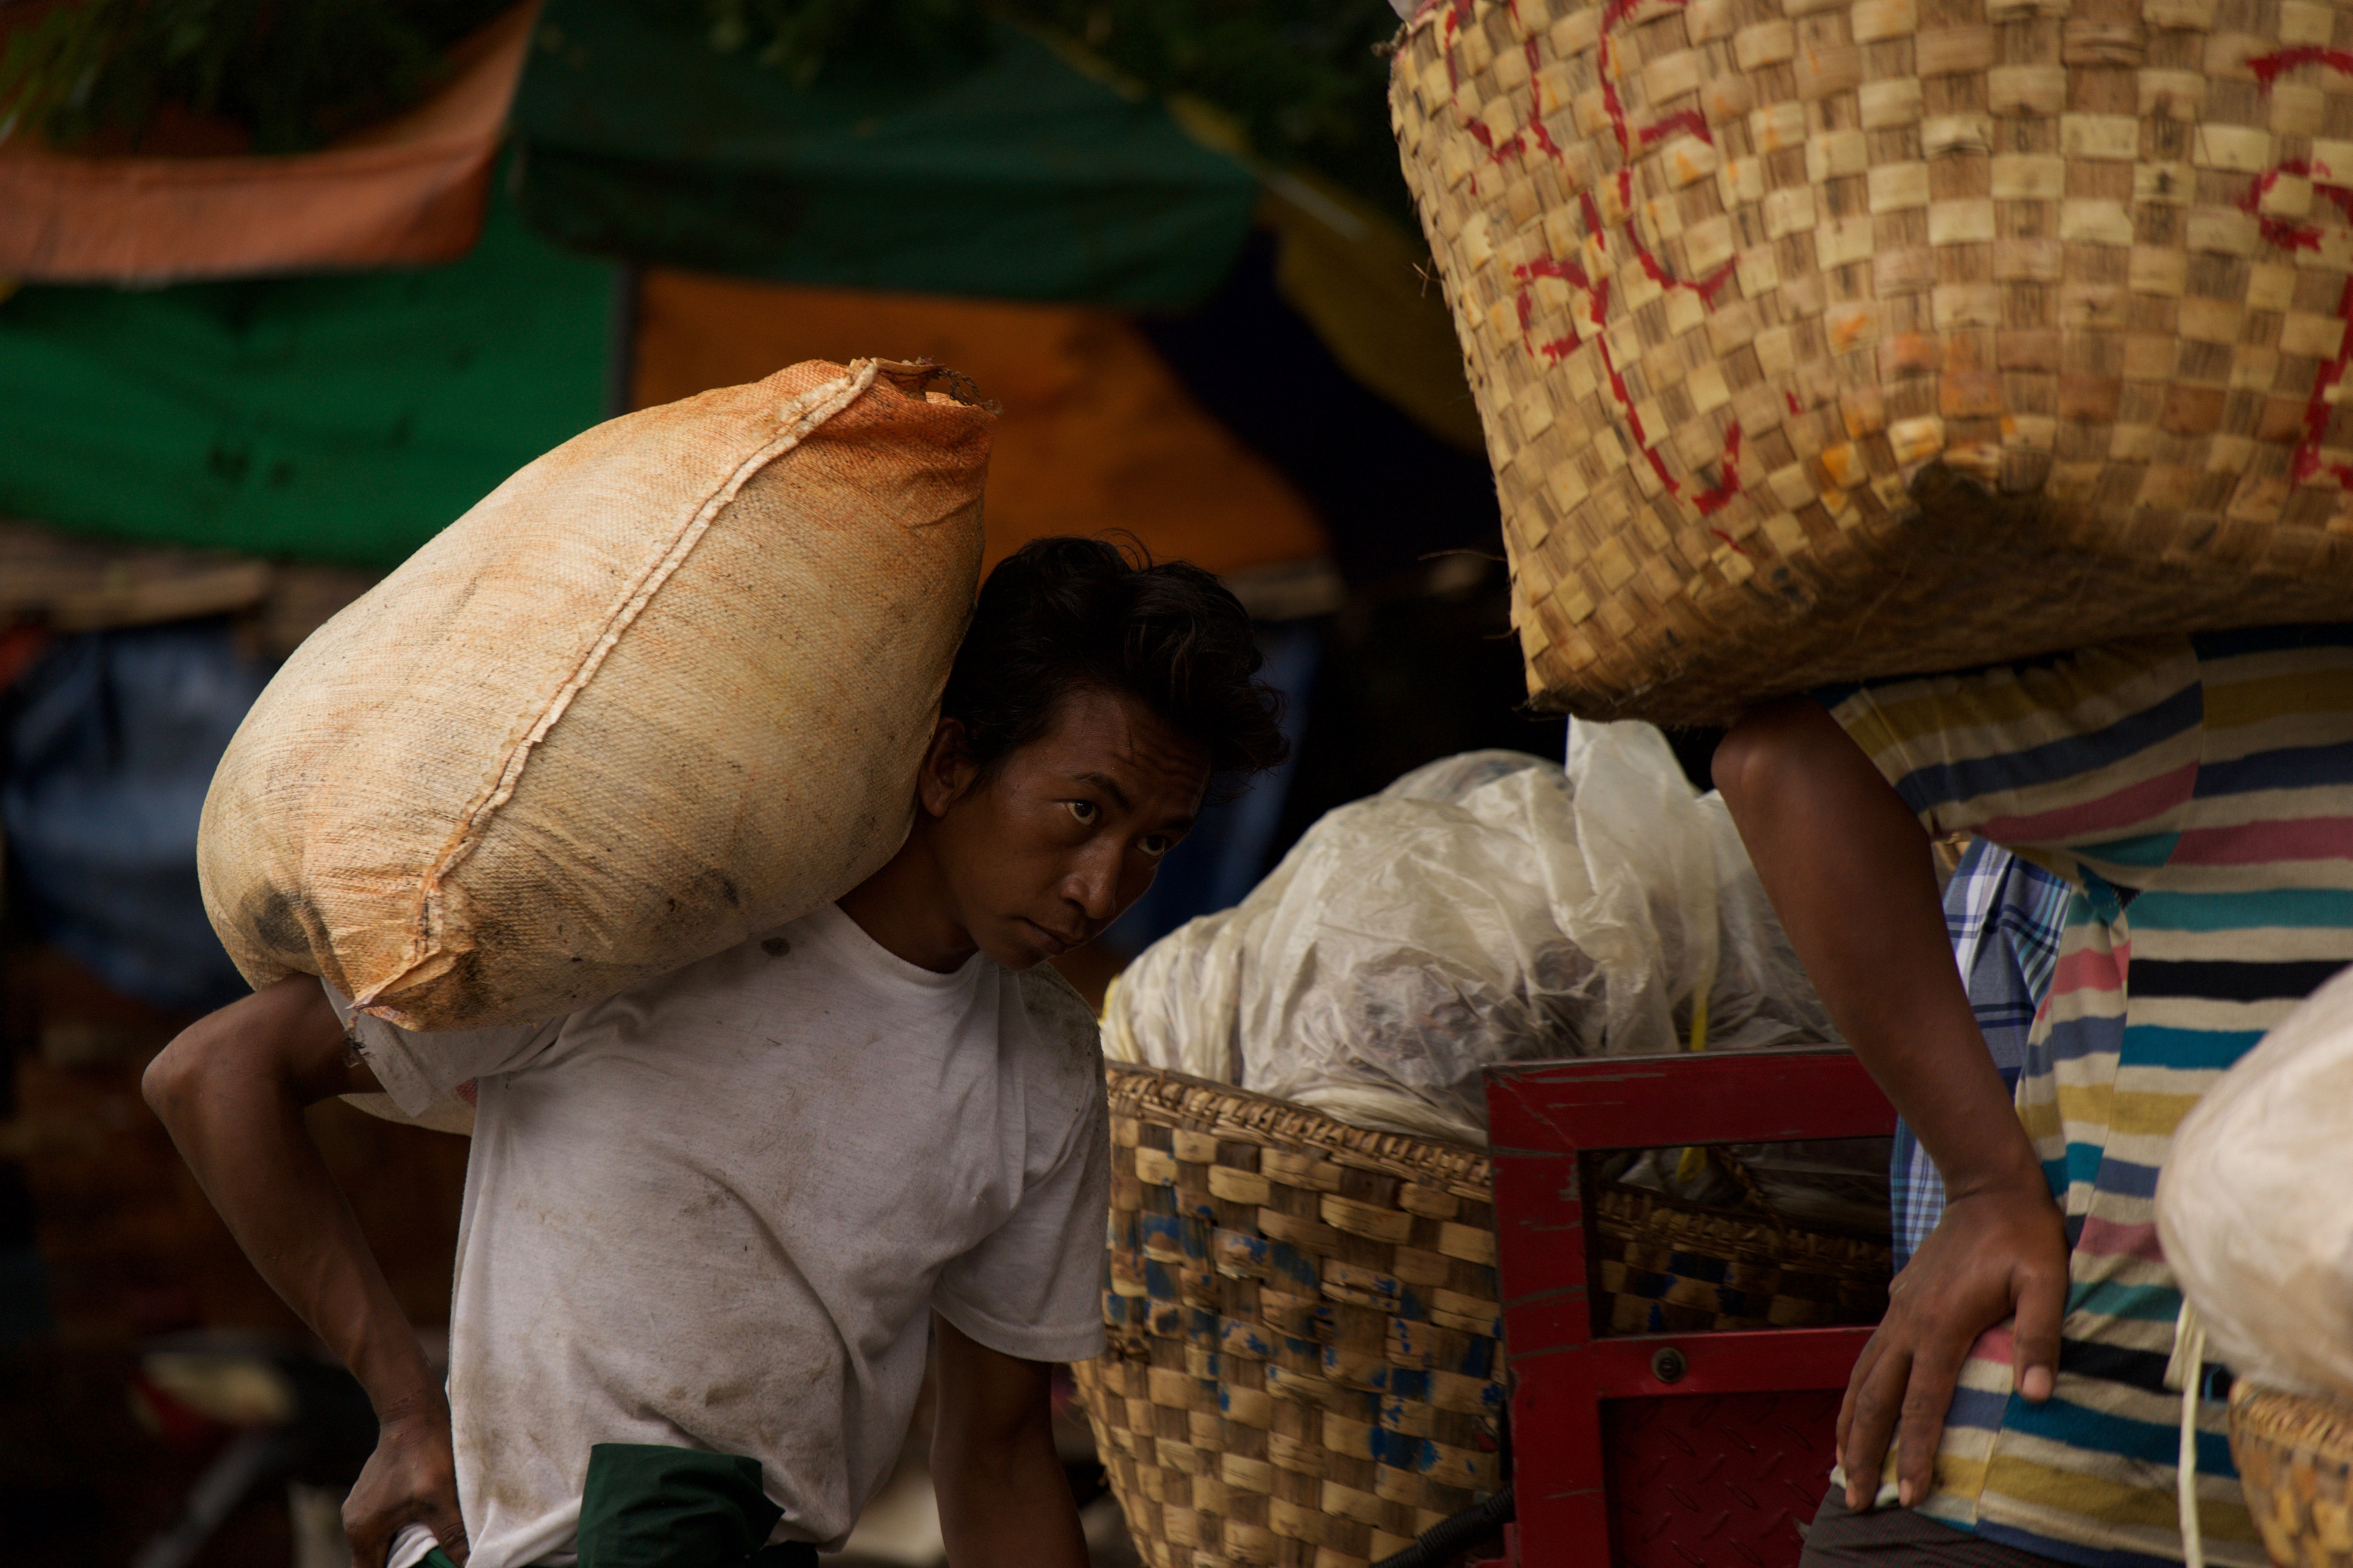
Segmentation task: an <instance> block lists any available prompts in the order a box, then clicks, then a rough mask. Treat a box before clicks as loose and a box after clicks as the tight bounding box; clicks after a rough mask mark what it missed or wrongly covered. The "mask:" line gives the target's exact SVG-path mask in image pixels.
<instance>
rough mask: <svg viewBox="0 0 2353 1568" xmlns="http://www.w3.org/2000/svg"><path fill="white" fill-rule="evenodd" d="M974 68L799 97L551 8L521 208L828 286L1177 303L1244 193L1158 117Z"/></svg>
mask: <svg viewBox="0 0 2353 1568" xmlns="http://www.w3.org/2000/svg"><path fill="white" fill-rule="evenodd" d="M992 36H993V37H994V40H995V44H994V47H993V49H992V50H991V52H990V54H989V56H988V58H987V59H986V60H985V61H983V62H982V63H981V64H979V65H978V66H977V67H976V68H973V69H971V70H969V71H968V72H966V73H965V74H964V75H962V76H958V77H955V78H954V79H949V80H946V81H933V82H930V83H928V84H923V83H918V84H915V85H910V84H909V82H908V81H906V80H905V79H903V77H901V76H885V75H879V74H877V73H876V71H875V68H873V67H872V66H871V65H867V64H865V63H863V62H861V61H858V60H849V59H845V60H841V61H839V62H836V63H832V64H828V66H827V68H826V69H825V70H824V72H823V73H822V74H821V75H819V77H818V79H817V81H816V82H815V83H814V84H813V85H812V86H810V87H808V88H806V89H797V88H795V87H793V86H792V85H790V84H789V83H788V82H787V81H786V79H785V78H784V76H783V75H782V74H781V73H780V72H778V71H776V70H775V69H772V68H765V67H762V66H760V65H758V64H756V63H754V61H753V60H752V59H751V58H749V57H748V55H720V54H716V53H714V52H713V51H712V50H711V49H710V48H709V47H706V46H705V45H704V43H703V42H702V39H701V38H700V37H696V36H694V35H693V34H692V33H691V32H685V31H674V30H671V29H669V28H666V27H664V26H660V25H659V24H658V23H657V22H655V21H653V20H651V19H649V17H648V16H647V15H646V13H645V10H644V9H643V8H642V6H641V5H640V4H639V3H638V0H548V4H547V6H546V9H545V10H544V11H543V14H542V16H541V20H540V26H539V34H538V37H537V39H536V40H535V43H534V47H533V51H532V59H531V63H530V65H529V67H528V68H526V70H525V73H524V76H523V81H522V90H521V92H520V93H519V95H518V97H517V99H516V103H515V113H514V132H515V135H516V138H517V141H518V144H519V146H520V149H521V153H522V160H523V162H522V170H523V174H522V186H521V193H520V199H521V201H522V206H523V211H524V213H525V215H526V216H528V217H529V219H530V220H531V222H532V223H533V225H534V226H537V227H538V228H539V229H540V230H541V231H542V232H543V233H545V234H547V235H549V236H550V237H553V238H554V239H557V240H559V241H561V242H562V243H564V244H566V245H571V246H576V247H581V248H583V249H586V250H592V251H596V252H599V253H602V254H607V255H613V256H623V257H628V258H634V259H637V260H640V261H649V262H657V263H662V264H666V265H670V266H678V267H687V268H701V269H704V270H709V271H716V272H731V273H736V274H740V275H744V276H752V277H765V278H775V279H786V280H789V281H792V282H797V283H806V284H818V285H831V286H838V287H843V288H856V289H891V290H898V291H903V292H910V293H924V294H959V295H983V296H989V297H994V298H1000V299H1015V300H1062V301H1071V302H1091V303H1097V304H1104V305H1112V306H1118V307H1123V308H1128V309H1156V308H1169V307H1180V306H1185V305H1189V304H1192V303H1194V302H1196V301H1198V300H1200V299H1201V298H1203V297H1204V296H1206V295H1207V294H1208V292H1209V290H1210V289H1213V288H1215V287H1216V286H1217V284H1218V283H1219V281H1220V280H1222V279H1224V277H1225V275H1226V273H1227V271H1228V270H1229V268H1230V267H1231V266H1232V264H1233V260H1234V257H1235V255H1236V253H1237V252H1238V250H1239V249H1240V245H1241V242H1242V240H1243V238H1244V237H1245V235H1246V234H1247V232H1248V229H1249V226H1250V214H1251V210H1252V207H1253V205H1254V203H1255V202H1256V200H1257V191H1258V182H1257V178H1256V176H1255V175H1254V174H1251V172H1250V170H1249V169H1248V168H1246V167H1245V166H1243V165H1242V164H1241V163H1239V162H1237V161H1236V160H1234V159H1231V158H1229V157H1227V156H1225V155H1224V154H1222V153H1215V152H1212V151H1210V150H1209V149H1208V148H1206V147H1204V146H1202V145H1201V144H1199V143H1198V142H1195V141H1193V140H1192V139H1191V138H1189V137H1188V136H1187V135H1186V134H1185V133H1184V132H1182V131H1181V130H1179V129H1178V128H1177V126H1176V122H1175V121H1172V120H1171V119H1170V118H1169V115H1168V112H1167V110H1166V109H1165V108H1164V107H1163V106H1162V105H1161V104H1160V103H1159V102H1158V101H1156V100H1151V99H1146V98H1137V99H1130V98H1127V97H1124V96H1123V95H1122V94H1121V92H1120V91H1119V90H1117V89H1115V88H1113V87H1112V86H1110V85H1108V84H1106V83H1105V82H1103V81H1099V80H1097V79H1094V78H1092V77H1091V76H1087V75H1083V74H1082V73H1081V72H1080V71H1079V70H1078V69H1077V68H1074V67H1072V66H1071V64H1069V63H1068V62H1066V61H1065V60H1064V59H1063V58H1061V57H1060V56H1059V55H1057V54H1056V53H1055V52H1054V51H1053V50H1052V49H1050V48H1049V47H1047V46H1046V45H1045V44H1043V43H1041V42H1039V40H1038V39H1036V38H1034V37H1030V36H1029V35H1028V34H1026V33H1023V32H1021V31H1019V30H1018V29H1016V28H1014V27H1011V26H1005V25H1002V24H997V25H993V29H992Z"/></svg>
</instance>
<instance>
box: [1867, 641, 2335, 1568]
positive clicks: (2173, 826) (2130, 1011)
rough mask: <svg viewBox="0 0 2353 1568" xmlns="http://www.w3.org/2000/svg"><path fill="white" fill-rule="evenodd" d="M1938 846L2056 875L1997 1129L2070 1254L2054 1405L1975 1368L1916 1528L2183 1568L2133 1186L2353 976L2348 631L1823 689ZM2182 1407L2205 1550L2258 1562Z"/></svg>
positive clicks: (2212, 1403) (2175, 1401) (2148, 1212)
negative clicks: (1983, 846) (2025, 1143)
mask: <svg viewBox="0 0 2353 1568" xmlns="http://www.w3.org/2000/svg"><path fill="white" fill-rule="evenodd" d="M1824 700H1825V701H1826V702H1828V703H1829V705H1830V706H1831V710H1832V711H1833V712H1834V713H1835V714H1836V715H1837V717H1838V719H1839V721H1840V722H1841V724H1842V725H1843V726H1844V727H1845V729H1846V731H1847V732H1848V733H1849V734H1850V735H1852V736H1853V737H1854V739H1855V740H1856V741H1857V742H1859V743H1860V744H1861V745H1862V748H1863V750H1864V751H1866V752H1869V753H1870V754H1871V756H1872V758H1873V762H1874V763H1877V765H1878V766H1879V768H1880V771H1881V772H1882V773H1884V774H1885V775H1886V777H1887V779H1888V780H1889V782H1890V783H1892V784H1894V786H1895V788H1896V789H1897V791H1898V792H1899V793H1900V794H1901V795H1903V796H1904V799H1905V802H1906V803H1907V804H1908V805H1911V807H1912V808H1913V810H1914V811H1915V812H1916V813H1918V814H1919V816H1920V818H1921V820H1922V822H1923V823H1924V824H1926V826H1928V828H1929V829H1930V831H1931V832H1933V833H1938V834H1942V833H1950V832H1957V831H1967V832H1971V833H1975V834H1978V835H1979V836H1981V837H1987V838H1990V839H1993V840H1994V841H1996V842H1998V843H2000V844H2004V845H2007V846H2009V847H2011V848H2013V849H2015V850H2017V851H2018V852H2019V853H2020V854H2021V855H2022V856H2024V857H2027V858H2031V859H2033V860H2035V861H2037V862H2039V863H2040V864H2042V865H2044V866H2046V867H2048V868H2051V869H2052V870H2053V871H2055V872H2057V873H2059V874H2060V875H2061V876H2063V877H2064V878H2066V879H2068V881H2069V882H2070V883H2071V884H2073V890H2072V891H2071V894H2070V896H2069V900H2068V908H2067V915H2066V921H2065V927H2064V930H2063V934H2062V939H2061V943H2060V950H2059V957H2058V963H2057V966H2056V970H2055V973H2054V977H2053V980H2052V988H2051V993H2050V995H2049V997H2048V999H2047V1000H2046V1001H2045V1003H2044V1004H2043V1006H2042V1010H2041V1012H2040V1013H2039V1014H2038V1015H2037V1016H2036V1018H2035V1021H2034V1026H2033V1028H2032V1030H2031V1033H2030V1035H2029V1038H2028V1042H2027V1052H2026V1060H2025V1063H2024V1067H2023V1070H2022V1072H2021V1077H2020V1079H2019V1086H2018V1113H2019V1118H2020V1120H2021V1121H2022V1122H2023V1123H2024V1124H2025V1126H2026V1130H2027V1132H2028V1134H2029V1136H2030V1137H2031V1138H2032V1140H2033V1141H2034V1144H2035V1147H2036V1149H2037V1151H2038V1152H2040V1153H2041V1155H2042V1162H2043V1168H2044V1170H2045V1172H2046V1173H2047V1174H2048V1175H2049V1177H2050V1181H2051V1188H2052V1194H2054V1195H2055V1196H2056V1197H2057V1198H2058V1200H2059V1202H2060V1204H2061V1205H2062V1207H2063V1210H2064V1212H2065V1214H2066V1217H2067V1227H2068V1233H2069V1236H2070V1237H2071V1238H2072V1240H2073V1259H2072V1265H2071V1274H2072V1287H2071V1289H2070V1291H2069V1297H2068V1302H2067V1315H2066V1320H2065V1323H2064V1326H2063V1345H2062V1349H2061V1356H2060V1370H2059V1379H2058V1388H2057V1392H2056V1393H2055V1394H2054V1395H2053V1396H2052V1399H2051V1400H2050V1401H2048V1402H2047V1403H2045V1404H2043V1405H2030V1404H2028V1403H2026V1402H2025V1401H2024V1400H2022V1399H2021V1398H2019V1397H2017V1396H2016V1395H2015V1394H2014V1393H2013V1391H2012V1388H2011V1373H2010V1331H2009V1326H2008V1325H2007V1324H2004V1325H2002V1326H2001V1327H2000V1328H1998V1329H1996V1330H1994V1331H1991V1332H1989V1333H1988V1334H1987V1335H1986V1336H1985V1337H1984V1339H1982V1340H1981V1341H1980V1342H1978V1345H1977V1346H1976V1348H1975V1350H1974V1351H1973V1352H1972V1353H1971V1357H1970V1360H1969V1363H1968V1366H1967V1368H1966V1370H1965V1371H1964V1373H1963V1376H1962V1379H1961V1388H1960V1391H1959V1393H1958V1394H1957V1395H1956V1396H1955V1398H1954V1401H1953V1406H1952V1410H1951V1413H1950V1415H1948V1416H1947V1426H1946V1432H1945V1440H1944V1447H1943V1448H1942V1450H1941V1452H1940V1453H1939V1455H1938V1457H1937V1462H1936V1489H1935V1491H1934V1492H1933V1493H1932V1494H1931V1496H1930V1497H1929V1498H1928V1499H1927V1500H1925V1501H1924V1503H1923V1504H1922V1505H1921V1511H1923V1512H1924V1513H1926V1514H1929V1515H1930V1516H1932V1517H1935V1518H1936V1519H1940V1520H1943V1521H1946V1522H1947V1523H1950V1524H1954V1525H1957V1526H1959V1527H1961V1528H1964V1529H1968V1530H1973V1531H1976V1532H1977V1533H1978V1534H1979V1535H1981V1536H1984V1537H1986V1538H1988V1539H1990V1540H1996V1541H2000V1542H2007V1543H2009V1544H2011V1545H2014V1546H2018V1547H2021V1548H2023V1549H2025V1550H2028V1551H2031V1552H2041V1553H2042V1554H2044V1555H2046V1556H2049V1557H2052V1558H2056V1559H2059V1560H2061V1561H2063V1562H2068V1563H2083V1564H2090V1565H2099V1568H2109V1565H2116V1568H2123V1565H2126V1564H2141V1563H2174V1562H2179V1561H2180V1559H2181V1556H2182V1551H2181V1540H2180V1533H2179V1523H2178V1521H2177V1517H2176V1511H2175V1510H2176V1503H2175V1457H2176V1454H2177V1452H2178V1445H2179V1436H2178V1432H2179V1425H2178V1424H2179V1415H2180V1404H2179V1395H2178V1394H2173V1393H2169V1392H2168V1390H2167V1389H2166V1387H2165V1373H2166V1367H2167V1363H2168V1359H2169V1357H2170V1355H2171V1352H2172V1350H2173V1342H2174V1325H2175V1321H2176V1318H2177V1315H2178V1313H2179V1309H2180V1304H2181V1299H2180V1295H2179V1292H2178V1291H2177V1290H2176V1289H2174V1285H2173V1279H2172V1276H2171V1274H2170V1272H2169V1271H2168V1269H2167V1268H2166V1266H2165V1261H2164V1258H2163V1256H2162V1254H2161V1252H2160V1250H2159V1248H2158V1241H2157V1229H2156V1225H2155V1215H2154V1202H2153V1200H2154V1196H2155V1193H2156V1187H2157V1175H2158V1170H2159V1168H2160V1167H2161V1166H2162V1165H2163V1164H2164V1162H2165V1156H2166V1152H2167V1149H2168V1146H2169V1145H2170V1142H2171V1141H2172V1137H2173V1131H2174V1128H2175V1127H2176V1125H2178V1124H2179V1121H2180V1120H2181V1118H2182V1117H2183V1115H2185V1114H2186V1113H2187V1112H2188V1111H2189V1108H2190V1107H2191V1106H2192V1105H2193V1104H2195V1103H2196V1102H2197V1100H2198V1098H2199V1096H2200V1095H2201V1094H2202V1093H2204V1092H2205V1090H2206V1089H2207V1088H2208V1087H2209V1086H2210V1085H2211V1084H2212V1083H2213V1081H2214V1080H2215V1079H2216V1077H2217V1076H2218V1075H2220V1074H2221V1072H2222V1071H2223V1070H2224V1069H2226V1068H2229V1067H2230V1066H2231V1064H2232V1063H2233V1062H2235V1061H2237V1060H2238V1059H2239V1058H2240V1057H2241V1056H2242V1054H2244V1053H2245V1052H2246V1051H2247V1049H2248V1048H2249V1047H2252V1046H2253V1044H2254V1043H2255V1042H2256V1040H2257V1039H2259V1038H2260V1037H2262V1036H2263V1033H2264V1031H2266V1030H2267V1029H2269V1028H2270V1027H2271V1026H2273V1025H2274V1024H2276V1023H2278V1022H2279V1020H2280V1019H2281V1018H2283V1017H2284V1016H2286V1014H2287V1013H2288V1011H2289V1010H2290V1009H2291V1008H2293V1007H2294V1006H2295V1004H2296V1002H2298V1001H2299V1000H2301V999H2302V998H2303V997H2305V996H2306V995H2307V994H2309V993H2310V992H2311V991H2312V990H2313V989H2314V988H2316V986H2318V985H2319V984H2320V983H2321V982H2322V981H2323V980H2326V979H2327V978H2328V977H2329V976H2330V975H2331V974H2333V973H2336V972H2337V970H2338V969H2339V968H2341V967H2343V966H2344V965H2346V964H2347V963H2353V627H2348V626H2321V627H2286V628H2267V629H2264V630H2259V631H2246V632H2232V633H2218V634H2208V635H2202V636H2199V637H2172V638H2152V639H2148V640H2146V641H2139V642H2132V643H2119V644H2111V645H2107V646H2105V647H2096V648H2092V649H2087V650H2084V651H2081V652H2078V653H2073V654H2069V655H2065V656H2063V657H2060V658H2051V659H2045V660H2041V661H2036V662H2031V663H2021V664H2017V665H2010V666H2004V667H2000V668H1991V669H1985V670H1978V671H1973V672H1969V673H1967V674H1961V675H1947V676H1934V677H1923V678H1918V679H1901V680H1890V681H1882V682H1875V683H1873V684H1872V685H1870V686H1868V687H1864V688H1849V689H1842V690H1841V691H1838V692H1832V693H1826V694H1824ZM2228 1381H2229V1374H2228V1373H2227V1372H2224V1371H2222V1370H2221V1369H2210V1375H2209V1378H2208V1381H2207V1384H2206V1386H2205V1387H2204V1388H2203V1389H2202V1390H2201V1393H2202V1394H2204V1396H2205V1397H2206V1399H2207V1400H2208V1401H2209V1403H2208V1404H2207V1405H2206V1406H2205V1408H2204V1411H2203V1413H2202V1414H2201V1416H2200V1440H2199V1445H2198V1452H2199V1484H2198V1495H2199V1497H2200V1501H2201V1512H2202V1516H2203V1521H2204V1527H2205V1541H2206V1555H2207V1559H2208V1561H2210V1562H2212V1563H2230V1564H2243V1565H2244V1568H2262V1565H2263V1563H2265V1561H2266V1559H2265V1557H2264V1554H2263V1547H2262V1546H2261V1544H2260V1543H2259V1542H2258V1540H2257V1537H2256V1534H2255V1531H2254V1527H2253V1521H2252V1520H2251V1519H2250V1518H2249V1516H2248V1513H2247V1509H2246V1504H2245V1501H2244V1500H2243V1498H2242V1496H2241V1494H2240V1489H2239V1485H2238V1480H2237V1476H2236V1472H2235V1471H2234V1470H2233V1469H2232V1464H2231V1453H2230V1446H2229V1440H2228V1436H2227V1424H2226V1422H2225V1419H2224V1413H2223V1407H2222V1405H2221V1403H2220V1400H2221V1396H2222V1395H2223V1394H2225V1393H2226V1392H2227V1389H2228Z"/></svg>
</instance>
